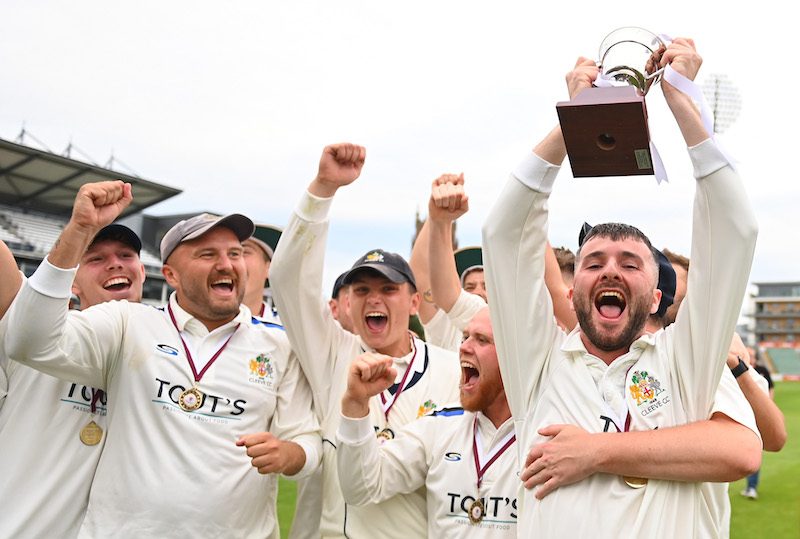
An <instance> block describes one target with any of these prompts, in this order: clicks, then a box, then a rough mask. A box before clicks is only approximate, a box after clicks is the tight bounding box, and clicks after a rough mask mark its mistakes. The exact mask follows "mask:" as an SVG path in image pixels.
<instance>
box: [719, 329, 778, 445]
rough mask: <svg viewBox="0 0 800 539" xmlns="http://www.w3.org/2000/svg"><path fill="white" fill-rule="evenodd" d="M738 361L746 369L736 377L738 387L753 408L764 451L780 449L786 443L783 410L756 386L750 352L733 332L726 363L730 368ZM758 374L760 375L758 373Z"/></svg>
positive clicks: (736, 365) (735, 365)
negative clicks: (752, 373)
mask: <svg viewBox="0 0 800 539" xmlns="http://www.w3.org/2000/svg"><path fill="white" fill-rule="evenodd" d="M739 361H742V362H744V364H745V365H747V371H745V372H744V373H741V374H740V375H739V376H737V377H736V382H737V383H738V385H739V389H741V390H742V393H743V394H744V397H745V398H746V399H747V402H748V403H749V404H750V406H751V407H752V408H753V414H755V418H756V425H757V426H758V431H759V432H760V433H761V439H762V440H763V441H764V449H765V450H766V451H780V450H781V449H783V446H784V444H785V443H786V423H785V421H784V418H783V412H781V409H780V408H778V406H777V405H776V404H775V403H774V402H773V400H772V399H771V398H770V395H769V392H768V391H764V390H763V389H761V388H760V387H759V386H758V382H756V379H755V378H754V377H753V376H751V375H750V372H749V371H750V370H751V369H750V354H749V352H748V351H747V347H746V346H745V345H744V343H743V342H742V339H741V337H739V335H738V334H736V333H734V334H733V341H732V342H731V347H730V350H729V351H728V359H727V365H728V367H729V368H730V369H735V368H737V367H738V366H739ZM759 376H760V375H759Z"/></svg>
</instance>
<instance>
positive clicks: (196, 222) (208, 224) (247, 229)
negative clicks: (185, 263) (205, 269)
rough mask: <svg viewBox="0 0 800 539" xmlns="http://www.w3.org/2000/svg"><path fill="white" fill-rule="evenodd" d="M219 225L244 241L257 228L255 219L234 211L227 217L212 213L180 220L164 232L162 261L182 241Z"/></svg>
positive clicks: (196, 236)
mask: <svg viewBox="0 0 800 539" xmlns="http://www.w3.org/2000/svg"><path fill="white" fill-rule="evenodd" d="M219 226H222V227H225V228H227V229H229V230H231V231H232V232H233V233H234V234H236V237H237V238H239V241H244V240H246V239H247V238H249V237H250V236H252V235H253V230H254V229H255V226H254V225H253V221H251V220H250V218H249V217H245V216H244V215H241V214H239V213H232V214H230V215H226V216H225V217H220V216H218V215H212V214H210V213H201V214H200V215H195V216H194V217H192V218H191V219H184V220H183V221H180V222H179V223H178V224H176V225H175V226H173V227H172V228H170V229H169V230H167V233H166V234H164V238H163V239H162V240H161V262H166V261H167V258H169V255H171V254H172V251H174V250H175V248H176V247H178V245H180V244H181V243H183V242H185V241H190V240H193V239H196V238H199V237H200V236H202V235H203V234H205V233H206V232H208V231H209V230H211V229H212V228H215V227H219Z"/></svg>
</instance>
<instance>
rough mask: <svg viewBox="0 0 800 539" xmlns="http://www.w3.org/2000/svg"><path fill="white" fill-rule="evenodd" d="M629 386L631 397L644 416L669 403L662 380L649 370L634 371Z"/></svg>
mask: <svg viewBox="0 0 800 539" xmlns="http://www.w3.org/2000/svg"><path fill="white" fill-rule="evenodd" d="M630 380H631V384H630V385H629V386H628V390H629V391H630V395H631V398H632V399H633V400H634V401H636V406H637V407H638V408H639V411H640V413H641V414H642V416H646V415H649V414H650V413H652V412H654V411H656V410H658V409H659V408H661V407H662V406H664V405H665V404H669V402H670V398H669V395H668V394H667V393H666V389H665V388H664V387H662V386H661V382H660V381H659V380H658V379H657V378H656V377H655V376H653V375H652V374H651V373H649V372H648V371H634V372H633V374H632V375H631V379H630Z"/></svg>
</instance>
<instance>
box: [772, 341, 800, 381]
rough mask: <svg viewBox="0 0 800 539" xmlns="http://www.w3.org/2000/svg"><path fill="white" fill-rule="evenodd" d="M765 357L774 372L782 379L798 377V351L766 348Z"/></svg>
mask: <svg viewBox="0 0 800 539" xmlns="http://www.w3.org/2000/svg"><path fill="white" fill-rule="evenodd" d="M767 355H768V356H769V359H770V361H771V362H772V365H773V366H774V367H775V371H776V372H777V373H779V374H781V375H782V376H783V378H784V379H786V378H787V377H790V378H795V377H800V351H798V350H795V349H793V348H767Z"/></svg>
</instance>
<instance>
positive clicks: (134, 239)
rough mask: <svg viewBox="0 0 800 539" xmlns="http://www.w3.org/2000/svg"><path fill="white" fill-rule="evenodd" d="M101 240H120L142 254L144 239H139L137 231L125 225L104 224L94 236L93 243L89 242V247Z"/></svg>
mask: <svg viewBox="0 0 800 539" xmlns="http://www.w3.org/2000/svg"><path fill="white" fill-rule="evenodd" d="M101 241H118V242H120V243H122V244H123V245H127V246H128V247H130V248H131V249H133V250H134V251H136V254H141V252H142V240H140V239H139V236H137V235H136V232H134V231H133V230H131V229H130V228H128V227H127V226H125V225H119V224H110V225H108V226H104V227H103V228H101V229H100V232H98V233H97V234H95V236H94V238H92V243H90V244H89V247H91V246H92V245H94V244H95V243H99V242H101Z"/></svg>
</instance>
